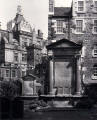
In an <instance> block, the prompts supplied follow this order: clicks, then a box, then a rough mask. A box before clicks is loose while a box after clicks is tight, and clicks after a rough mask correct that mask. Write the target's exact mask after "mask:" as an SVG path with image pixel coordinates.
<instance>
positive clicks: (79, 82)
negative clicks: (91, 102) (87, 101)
mask: <svg viewBox="0 0 97 120" xmlns="http://www.w3.org/2000/svg"><path fill="white" fill-rule="evenodd" d="M80 66H81V62H80V59H79V57H78V58H77V85H76V87H77V88H76V94H78V95H80V93H81V72H80V69H81V68H80Z"/></svg>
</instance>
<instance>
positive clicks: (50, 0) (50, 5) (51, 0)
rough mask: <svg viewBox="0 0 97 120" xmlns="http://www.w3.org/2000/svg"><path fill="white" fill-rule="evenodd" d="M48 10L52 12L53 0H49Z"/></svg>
mask: <svg viewBox="0 0 97 120" xmlns="http://www.w3.org/2000/svg"><path fill="white" fill-rule="evenodd" d="M49 12H53V0H49Z"/></svg>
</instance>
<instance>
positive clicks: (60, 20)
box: [48, 0, 72, 42]
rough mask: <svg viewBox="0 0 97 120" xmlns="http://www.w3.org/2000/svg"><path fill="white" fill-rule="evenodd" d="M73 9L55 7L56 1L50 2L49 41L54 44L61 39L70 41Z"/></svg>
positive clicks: (50, 0) (51, 0)
mask: <svg viewBox="0 0 97 120" xmlns="http://www.w3.org/2000/svg"><path fill="white" fill-rule="evenodd" d="M71 18H72V9H71V7H55V6H54V0H49V14H48V39H49V41H50V42H54V41H56V40H59V39H63V38H66V39H70V35H69V34H70V23H71Z"/></svg>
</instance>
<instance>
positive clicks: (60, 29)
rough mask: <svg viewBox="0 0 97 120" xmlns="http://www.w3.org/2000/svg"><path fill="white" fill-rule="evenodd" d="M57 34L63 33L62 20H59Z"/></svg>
mask: <svg viewBox="0 0 97 120" xmlns="http://www.w3.org/2000/svg"><path fill="white" fill-rule="evenodd" d="M57 32H58V33H63V21H62V20H57Z"/></svg>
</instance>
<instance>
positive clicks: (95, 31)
mask: <svg viewBox="0 0 97 120" xmlns="http://www.w3.org/2000/svg"><path fill="white" fill-rule="evenodd" d="M94 33H97V20H94Z"/></svg>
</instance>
